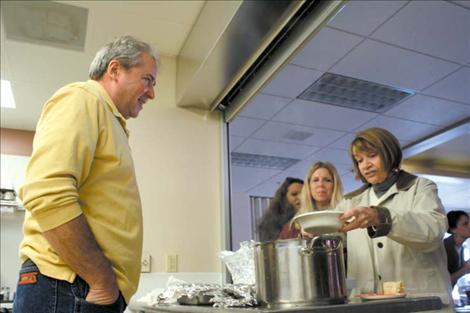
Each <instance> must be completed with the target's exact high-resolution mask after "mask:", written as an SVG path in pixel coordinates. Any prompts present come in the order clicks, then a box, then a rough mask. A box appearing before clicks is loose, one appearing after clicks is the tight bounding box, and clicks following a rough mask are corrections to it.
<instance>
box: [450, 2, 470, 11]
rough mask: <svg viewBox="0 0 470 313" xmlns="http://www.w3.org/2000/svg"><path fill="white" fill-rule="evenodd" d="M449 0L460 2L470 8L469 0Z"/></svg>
mask: <svg viewBox="0 0 470 313" xmlns="http://www.w3.org/2000/svg"><path fill="white" fill-rule="evenodd" d="M449 2H453V3H456V4H459V5H461V6H464V7H466V8H469V9H470V1H468V0H459V1H457V0H456V1H449Z"/></svg>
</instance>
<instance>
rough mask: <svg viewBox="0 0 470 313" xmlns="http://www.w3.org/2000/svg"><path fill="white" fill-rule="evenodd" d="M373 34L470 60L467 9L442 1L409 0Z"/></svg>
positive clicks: (436, 54)
mask: <svg viewBox="0 0 470 313" xmlns="http://www.w3.org/2000/svg"><path fill="white" fill-rule="evenodd" d="M449 21H452V23H449ZM372 37H373V38H376V39H380V40H383V41H386V42H390V43H393V44H396V45H399V46H401V47H406V48H409V49H413V50H417V51H420V52H423V53H427V54H431V55H435V56H438V57H441V58H443V59H446V60H451V61H455V62H460V63H466V62H468V61H469V60H470V10H465V9H462V8H461V7H459V6H456V5H454V4H452V3H448V2H445V1H411V2H410V3H409V4H408V5H407V6H406V7H405V8H404V9H403V10H401V11H400V12H398V13H397V14H396V15H395V16H393V18H391V19H390V20H389V21H388V22H387V23H385V24H384V25H383V26H381V27H380V28H379V29H378V30H377V31H376V32H374V34H373V35H372Z"/></svg>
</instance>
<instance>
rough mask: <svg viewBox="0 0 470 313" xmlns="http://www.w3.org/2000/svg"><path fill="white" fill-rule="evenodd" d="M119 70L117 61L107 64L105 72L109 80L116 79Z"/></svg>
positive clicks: (119, 66) (119, 65)
mask: <svg viewBox="0 0 470 313" xmlns="http://www.w3.org/2000/svg"><path fill="white" fill-rule="evenodd" d="M120 69H121V64H120V63H119V61H117V60H111V61H110V62H109V64H108V69H107V70H106V72H107V73H108V75H109V77H111V79H116V78H117V74H118V73H119V70H120Z"/></svg>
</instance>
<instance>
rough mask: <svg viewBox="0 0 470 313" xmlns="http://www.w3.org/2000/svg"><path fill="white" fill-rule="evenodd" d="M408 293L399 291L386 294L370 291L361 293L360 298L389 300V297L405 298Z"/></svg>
mask: <svg viewBox="0 0 470 313" xmlns="http://www.w3.org/2000/svg"><path fill="white" fill-rule="evenodd" d="M405 296H406V293H397V294H393V295H384V294H383V293H368V294H362V295H359V298H361V299H362V300H366V301H370V300H387V299H398V298H404V297H405Z"/></svg>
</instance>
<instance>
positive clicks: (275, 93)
mask: <svg viewBox="0 0 470 313" xmlns="http://www.w3.org/2000/svg"><path fill="white" fill-rule="evenodd" d="M324 72H332V73H336V74H341V75H345V76H351V77H355V78H359V79H363V80H367V81H373V82H377V83H379V84H385V85H391V86H394V87H397V88H400V89H405V90H409V91H412V92H413V93H415V94H414V96H412V97H410V98H408V99H405V100H404V101H403V102H401V103H399V104H397V105H396V106H394V107H392V108H391V109H390V110H388V111H386V112H385V113H383V114H377V113H372V112H366V111H360V110H354V109H348V108H344V107H338V106H332V105H328V104H323V103H317V102H310V101H304V100H300V99H297V98H296V97H297V96H298V95H299V94H300V93H301V92H302V91H304V90H305V89H306V88H307V87H308V86H309V85H310V84H312V83H313V82H314V81H315V80H317V79H318V78H319V77H320V76H321V75H322V74H323V73H324ZM469 116H470V1H452V2H449V1H350V2H348V3H347V5H346V6H345V7H344V8H343V9H342V10H341V11H340V12H339V13H338V14H337V15H336V16H335V17H334V18H333V19H332V20H331V21H329V23H328V24H327V25H326V26H325V27H324V28H323V29H321V30H320V32H319V33H318V34H317V35H316V36H315V37H314V38H313V39H312V40H311V41H310V42H309V43H308V44H306V45H305V47H304V48H303V49H302V50H301V51H300V52H299V53H298V54H297V55H296V56H295V57H294V58H293V59H292V60H291V61H290V63H289V64H288V65H287V66H286V67H285V68H283V69H282V70H281V72H280V73H279V74H278V75H277V76H276V77H275V78H274V79H273V80H272V81H271V82H270V83H269V84H268V85H267V86H266V87H265V88H264V89H263V90H262V93H261V94H259V95H258V96H257V97H256V98H254V99H253V100H252V101H251V102H250V103H249V104H248V105H247V106H246V107H245V108H244V109H243V111H242V112H241V113H240V114H239V116H238V117H237V118H236V119H234V120H233V122H232V123H231V124H230V149H231V151H234V152H243V153H253V154H263V155H271V156H282V157H291V158H297V159H301V161H300V162H299V163H297V164H296V165H294V166H292V167H291V168H288V169H287V170H285V171H279V170H272V169H270V170H267V169H261V168H257V169H255V168H246V167H238V166H232V177H233V180H232V188H233V190H234V191H235V192H243V193H248V194H250V195H258V196H272V195H273V194H274V191H275V190H276V189H277V187H278V185H279V183H280V182H282V180H283V179H284V178H285V177H286V176H294V177H300V178H304V175H305V173H306V172H307V169H308V167H309V166H310V165H311V164H312V163H313V162H315V161H318V160H329V161H332V162H333V163H334V164H335V165H336V166H337V168H338V170H339V172H340V174H341V175H342V179H343V184H344V186H345V190H346V191H351V190H352V189H354V188H356V187H358V186H359V185H360V184H359V183H358V182H357V181H355V180H354V178H353V175H352V173H351V161H350V159H349V156H348V151H347V149H348V146H349V143H350V142H351V140H352V139H353V137H354V134H355V133H356V132H357V131H358V130H361V129H365V128H368V127H373V126H379V127H384V128H387V129H389V130H390V131H391V132H393V133H394V134H395V135H396V136H397V138H398V139H399V140H400V143H401V144H402V145H403V146H404V145H406V144H409V143H411V142H414V141H417V140H420V139H422V138H423V137H426V136H428V135H430V134H432V133H433V132H436V131H438V130H441V129H442V128H444V127H446V126H449V125H451V124H453V123H456V122H458V121H460V120H462V119H464V118H465V117H469ZM292 131H304V132H311V133H313V135H312V136H311V137H309V138H307V139H306V140H304V141H298V140H289V139H285V136H286V134H288V133H289V132H292ZM465 138H467V141H468V138H469V137H468V136H467V137H465ZM468 147H470V142H468ZM467 151H468V150H467ZM469 163H470V160H469ZM436 182H437V183H438V187H439V194H440V196H441V198H442V199H443V202H444V205H445V206H446V208H447V209H448V210H450V209H455V208H460V209H467V210H470V192H469V190H470V179H454V180H452V181H450V182H447V183H444V182H441V181H439V179H437V180H436Z"/></svg>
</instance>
